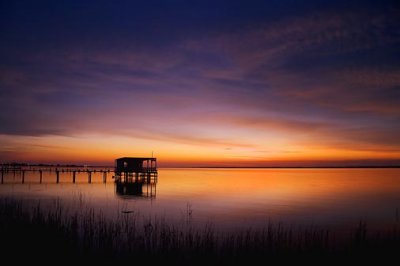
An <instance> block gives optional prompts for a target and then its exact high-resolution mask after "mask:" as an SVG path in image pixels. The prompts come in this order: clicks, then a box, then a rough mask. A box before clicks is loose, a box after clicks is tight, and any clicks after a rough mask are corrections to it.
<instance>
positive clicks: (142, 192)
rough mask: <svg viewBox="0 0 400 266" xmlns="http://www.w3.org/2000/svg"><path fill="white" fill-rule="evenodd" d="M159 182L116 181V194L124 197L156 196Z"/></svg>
mask: <svg viewBox="0 0 400 266" xmlns="http://www.w3.org/2000/svg"><path fill="white" fill-rule="evenodd" d="M156 186H157V184H156V183H155V182H152V183H143V182H126V183H125V182H116V183H115V194H116V195H117V196H119V197H121V198H123V199H129V198H136V197H145V198H155V197H156V192H157V189H156Z"/></svg>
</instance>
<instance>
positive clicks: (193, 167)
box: [0, 163, 400, 169]
mask: <svg viewBox="0 0 400 266" xmlns="http://www.w3.org/2000/svg"><path fill="white" fill-rule="evenodd" d="M4 166H25V167H82V168H113V167H114V166H113V165H79V164H28V163H2V164H0V167H4ZM195 168H202V169H207V168H208V169H324V168H338V169H340V168H400V165H350V166H346V165H339V166H337V165H336V166H329V165H325V166H162V167H159V169H195Z"/></svg>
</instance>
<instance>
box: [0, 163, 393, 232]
mask: <svg viewBox="0 0 400 266" xmlns="http://www.w3.org/2000/svg"><path fill="white" fill-rule="evenodd" d="M38 175H39V173H38V172H27V173H26V174H25V183H24V184H20V178H21V176H19V175H18V174H17V175H15V176H14V175H13V174H12V173H9V174H7V175H5V176H4V184H1V185H0V197H2V198H4V197H9V198H13V199H20V200H22V201H23V202H24V203H26V204H28V205H30V204H31V205H32V206H35V205H37V204H38V202H40V204H41V206H45V207H46V208H47V207H49V208H50V207H51V206H53V205H54V204H55V202H56V201H57V200H60V201H61V202H62V203H63V205H64V206H66V208H68V210H70V211H76V210H80V209H87V208H94V209H95V210H97V211H101V212H103V213H104V214H105V215H106V216H107V217H110V218H112V217H115V216H118V215H121V213H122V214H126V215H130V214H132V213H134V214H135V215H137V216H140V217H144V218H146V217H157V218H162V219H165V220H167V221H169V222H171V223H173V224H174V223H175V224H177V225H179V224H180V223H182V222H187V221H188V220H189V221H190V223H192V224H193V225H204V224H206V223H208V224H212V225H213V226H214V227H215V228H217V229H218V230H222V231H224V230H228V231H229V230H235V229H238V228H243V227H246V228H247V227H251V228H262V227H264V226H265V225H266V224H267V223H268V222H270V221H272V222H282V223H283V224H285V225H288V226H294V227H296V226H309V225H318V226H323V227H325V228H333V229H337V230H347V229H351V228H353V227H352V226H354V225H355V224H357V223H358V222H359V221H360V220H363V221H366V222H367V224H368V226H369V229H370V230H374V229H386V228H388V229H389V228H391V227H392V226H393V225H395V224H398V223H399V219H400V217H399V216H400V214H399V212H400V169H395V168H394V169H388V168H386V169H354V168H352V169H160V170H159V177H158V182H157V184H156V186H153V187H147V186H143V187H142V192H143V193H142V194H141V195H128V196H127V195H119V194H118V193H116V188H115V184H114V183H113V180H112V179H111V175H112V174H109V175H108V180H107V183H106V184H103V183H102V174H101V173H93V176H92V178H93V179H92V183H91V184H87V174H86V173H80V174H77V183H76V184H72V182H71V176H72V173H60V183H59V184H56V183H55V173H54V172H52V173H47V172H46V173H45V172H43V183H42V184H38V179H39V178H38Z"/></svg>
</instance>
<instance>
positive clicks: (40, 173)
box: [39, 170, 43, 184]
mask: <svg viewBox="0 0 400 266" xmlns="http://www.w3.org/2000/svg"><path fill="white" fill-rule="evenodd" d="M39 175H40V177H39V182H40V184H42V177H43V173H42V170H39Z"/></svg>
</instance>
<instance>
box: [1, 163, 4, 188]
mask: <svg viewBox="0 0 400 266" xmlns="http://www.w3.org/2000/svg"><path fill="white" fill-rule="evenodd" d="M1 183H2V184H4V169H3V167H2V168H1Z"/></svg>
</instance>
